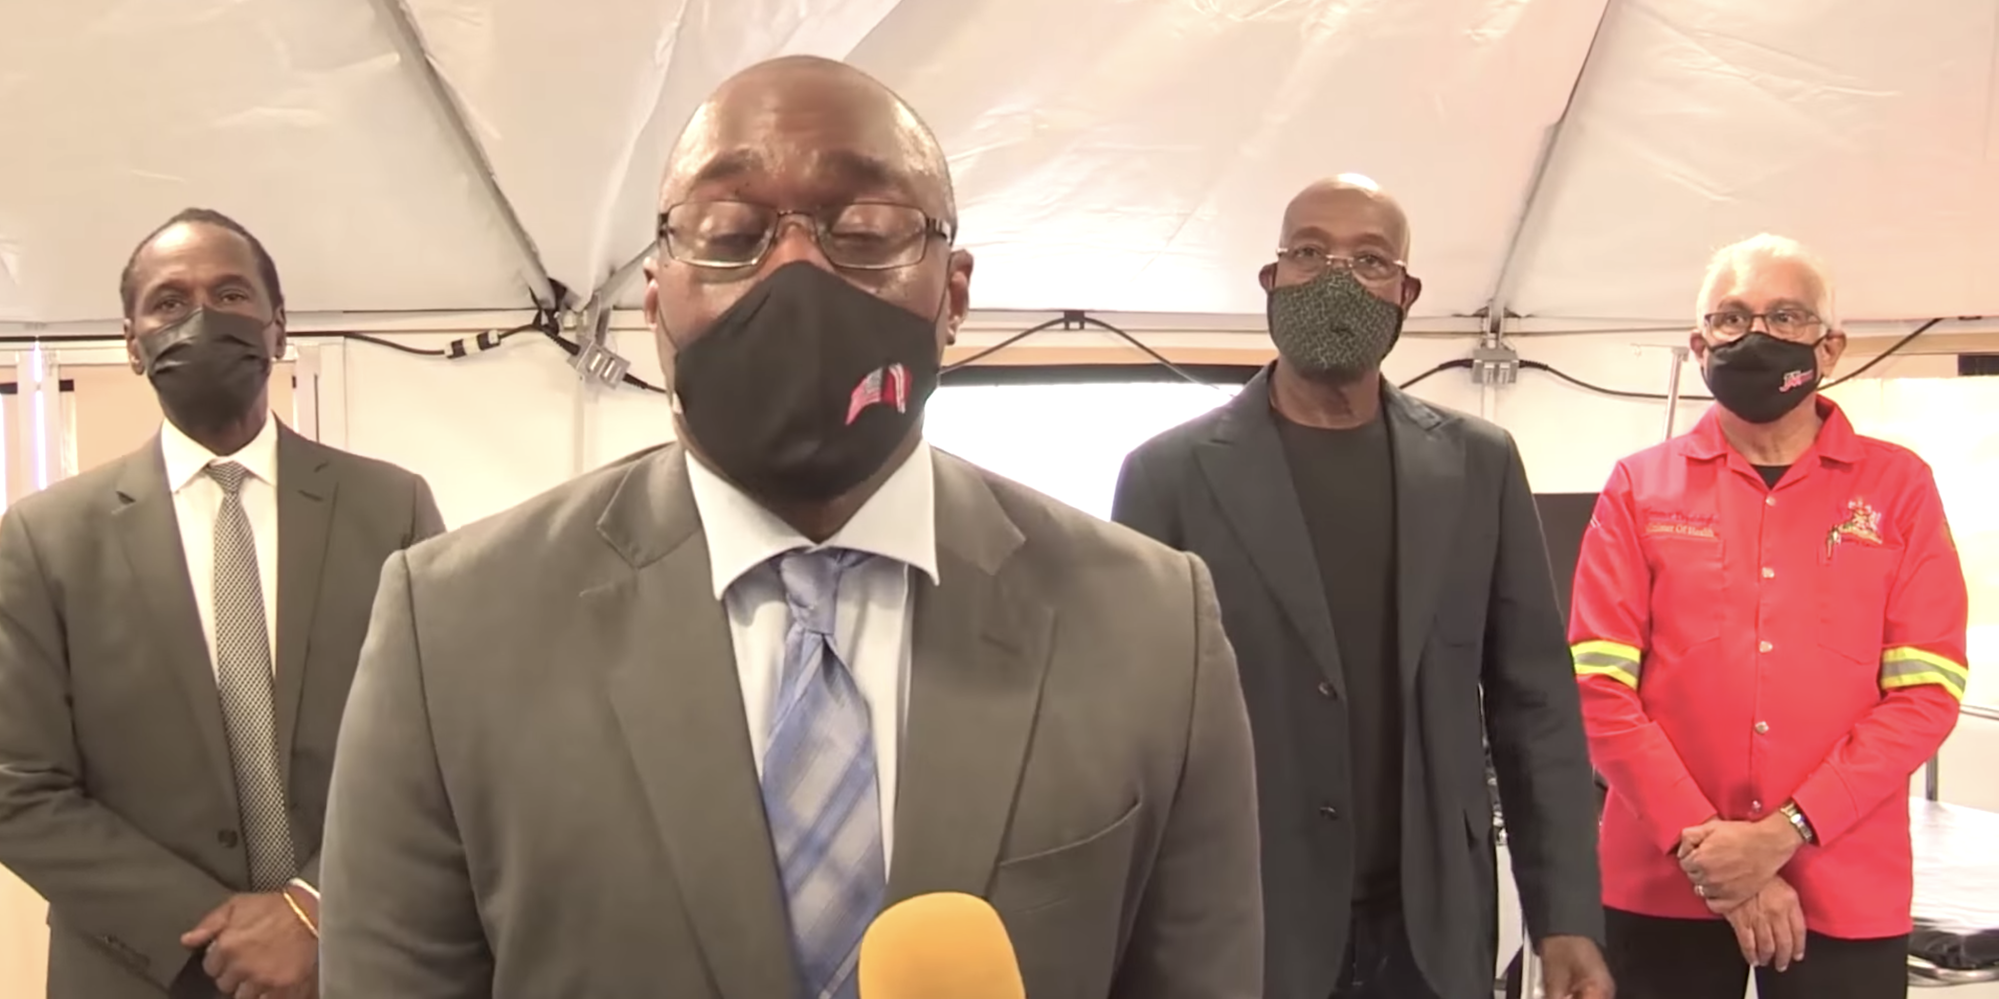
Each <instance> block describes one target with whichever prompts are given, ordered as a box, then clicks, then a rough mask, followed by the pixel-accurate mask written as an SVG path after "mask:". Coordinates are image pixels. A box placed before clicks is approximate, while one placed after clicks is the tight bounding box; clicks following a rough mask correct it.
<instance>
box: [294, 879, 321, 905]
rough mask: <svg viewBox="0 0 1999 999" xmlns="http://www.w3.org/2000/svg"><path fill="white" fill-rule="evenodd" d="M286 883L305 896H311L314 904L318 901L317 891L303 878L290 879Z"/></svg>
mask: <svg viewBox="0 0 1999 999" xmlns="http://www.w3.org/2000/svg"><path fill="white" fill-rule="evenodd" d="M287 883H288V884H289V885H290V886H291V887H293V888H297V889H298V890H300V891H302V892H305V893H306V894H307V895H311V896H312V900H313V901H315V902H317V901H319V889H317V888H314V887H313V886H312V885H310V884H308V883H307V882H306V880H305V879H304V878H293V879H291V881H289V882H287Z"/></svg>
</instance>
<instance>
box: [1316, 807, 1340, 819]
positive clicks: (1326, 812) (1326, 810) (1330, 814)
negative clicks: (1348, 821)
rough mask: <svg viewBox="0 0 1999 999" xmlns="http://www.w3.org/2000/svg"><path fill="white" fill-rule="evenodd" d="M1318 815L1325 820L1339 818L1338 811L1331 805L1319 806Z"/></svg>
mask: <svg viewBox="0 0 1999 999" xmlns="http://www.w3.org/2000/svg"><path fill="white" fill-rule="evenodd" d="M1319 814H1320V815H1322V816H1324V817H1325V818H1329V819H1337V818H1339V817H1340V810H1339V809H1337V808H1334V807H1333V806H1331V805H1320V806H1319Z"/></svg>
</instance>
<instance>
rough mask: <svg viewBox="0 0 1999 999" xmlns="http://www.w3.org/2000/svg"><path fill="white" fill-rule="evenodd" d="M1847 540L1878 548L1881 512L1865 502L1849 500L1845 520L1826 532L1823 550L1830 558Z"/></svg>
mask: <svg viewBox="0 0 1999 999" xmlns="http://www.w3.org/2000/svg"><path fill="white" fill-rule="evenodd" d="M1847 540H1853V541H1858V542H1860V543H1861V544H1866V545H1875V546H1879V545H1880V544H1881V512H1880V511H1879V510H1876V509H1874V507H1872V506H1871V505H1869V504H1868V502H1867V501H1866V500H1863V499H1856V500H1850V501H1848V502H1847V504H1846V519H1845V520H1843V521H1840V522H1839V523H1837V524H1834V525H1833V527H1832V530H1830V531H1827V532H1826V536H1825V550H1826V554H1827V556H1828V557H1829V556H1831V554H1832V552H1833V550H1834V549H1836V548H1838V547H1839V545H1840V543H1841V542H1843V541H1847Z"/></svg>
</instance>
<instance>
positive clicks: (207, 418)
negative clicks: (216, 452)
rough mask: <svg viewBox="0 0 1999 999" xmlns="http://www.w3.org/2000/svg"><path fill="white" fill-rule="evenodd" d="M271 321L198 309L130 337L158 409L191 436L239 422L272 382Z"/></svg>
mask: <svg viewBox="0 0 1999 999" xmlns="http://www.w3.org/2000/svg"><path fill="white" fill-rule="evenodd" d="M270 324H271V323H270V320H267V319H259V318H257V317H255V316H245V315H239V314H237V313H233V312H215V311H212V310H209V309H196V310H194V311H193V312H191V313H189V314H188V315H187V316H186V317H184V318H182V319H180V320H179V321H177V322H175V323H173V324H172V325H169V326H165V327H162V328H160V329H158V330H155V331H153V332H151V333H147V334H144V335H141V336H137V337H134V338H133V339H132V346H133V350H134V352H135V353H137V354H138V357H139V365H140V370H141V371H142V372H143V373H144V374H145V376H146V379H147V380H148V381H150V382H152V383H153V391H154V393H155V394H157V395H158V396H159V400H160V409H161V410H162V411H164V412H165V413H166V416H167V419H168V420H171V421H172V422H173V425H174V426H176V427H179V428H180V429H181V430H182V431H183V432H185V433H187V434H189V435H191V436H199V435H203V434H206V433H210V432H213V431H217V430H221V429H223V428H226V427H228V426H230V425H232V424H234V423H235V422H237V421H238V420H241V419H243V417H244V416H245V415H247V414H248V413H249V412H250V408H251V407H252V406H254V405H256V404H257V400H258V398H259V397H260V395H261V394H262V393H263V391H264V389H265V387H266V386H268V385H269V384H270V380H271V365H272V364H273V362H274V358H272V356H271V346H270V344H269V343H268V342H267V341H266V340H265V339H264V330H265V329H266V328H267V327H269V326H270Z"/></svg>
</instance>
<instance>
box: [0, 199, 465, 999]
mask: <svg viewBox="0 0 1999 999" xmlns="http://www.w3.org/2000/svg"><path fill="white" fill-rule="evenodd" d="M121 291H122V294H123V297H124V305H125V340H126V345H127V348H128V350H129V352H130V354H131V358H132V367H133V370H134V371H136V372H138V373H140V374H143V375H145V376H146V377H147V378H149V379H150V380H151V382H152V384H153V387H154V389H155V391H156V393H157V395H158V397H159V401H160V406H161V408H162V409H163V410H164V411H165V413H166V422H165V424H164V425H163V426H162V427H161V428H160V433H159V435H158V436H157V437H156V438H154V439H153V440H152V441H150V442H148V443H147V444H146V446H145V447H143V448H140V449H139V450H138V451H135V452H133V453H132V454H129V455H127V456H125V457H124V458H121V459H119V460H117V461H114V462H111V463H109V464H107V465H104V466H102V467H100V468H97V469H93V470H92V471H89V472H86V473H84V474H82V475H79V476H76V477H75V478H71V479H66V480H64V481H62V482H59V483H57V484H55V485H53V486H51V487H49V488H48V489H46V490H43V491H42V492H39V493H36V494H33V495H30V496H29V497H27V498H26V499H23V500H22V501H20V502H19V503H17V504H16V505H15V506H14V507H13V508H11V509H9V510H8V511H7V512H6V515H5V516H4V517H3V518H0V864H4V865H5V866H7V867H8V868H10V869H11V870H13V871H14V873H15V874H16V875H18V876H19V877H20V878H21V880H22V881H25V882H26V883H27V884H28V886H29V887H31V888H33V889H35V890H36V891H37V892H39V893H40V894H41V895H42V897H44V898H46V899H47V900H48V902H49V968H48V995H49V997H50V999H157V997H161V996H170V997H173V999H213V997H217V996H229V997H235V999H242V997H250V996H269V997H275V999H298V997H305V996H310V995H312V994H313V992H314V988H315V965H316V961H317V948H316V944H315V940H314V936H315V934H316V932H317V931H316V928H315V926H314V923H315V921H316V920H317V919H318V915H317V913H318V907H319V903H318V896H317V888H316V887H315V885H316V884H317V882H318V878H319V843H320V828H321V824H322V822H323V819H324V816H325V805H326V788H327V782H328V780H329V779H330V777H331V773H332V764H333V740H334V737H335V735H336V734H337V733H338V731H339V727H340V713H341V709H342V706H343V705H344V704H345V703H346V700H347V686H348V683H349V682H350V681H351V679H352V677H353V674H354V666H355V662H356V661H357V660H358V659H359V658H360V653H361V642H362V638H363V637H364V635H365V634H366V630H367V623H368V612H369V608H370V606H371V604H372V603H373V600H374V594H375V586H376V584H377V582H378V581H379V580H380V577H381V568H382V563H383V562H384V561H385V560H386V559H387V558H388V557H389V553H391V552H393V551H397V550H399V549H401V548H404V547H406V546H408V545H409V544H411V543H413V542H415V541H417V540H420V539H422V538H426V537H429V536H431V535H434V534H438V533H440V532H441V531H442V530H443V525H442V522H441V521H440V519H439V517H438V512H437V505H436V503H435V502H434V501H433V500H432V499H431V494H430V488H429V487H428V486H427V485H425V483H424V481H423V479H421V478H420V477H418V476H416V475H413V474H411V473H409V472H406V471H404V470H402V469H400V468H396V467H394V466H391V465H386V464H383V463H381V462H377V461H370V460H368V459H366V458H361V457H357V456H355V455H351V454H346V453H344V452H341V451H336V450H334V449H332V448H329V447H323V446H321V445H319V444H316V443H313V442H312V441H309V440H306V439H304V438H302V437H300V436H299V435H297V434H295V433H293V432H292V431H290V430H289V429H287V428H286V427H285V426H284V425H283V424H281V423H279V422H278V420H277V419H276V418H275V417H273V416H272V415H271V413H270V402H269V398H268V394H267V393H268V383H269V379H270V373H271V368H272V364H273V359H274V358H276V357H278V356H279V355H280V354H281V353H282V352H283V350H284V335H285V312H284V292H283V290H282V289H281V287H280V285H279V283H278V274H277V268H276V267H275V266H274V265H273V264H272V262H271V258H270V255H269V254H268V253H266V252H265V251H264V248H263V246H262V244H260V243H259V242H258V241H257V240H256V238H255V237H253V236H251V235H250V233H249V232H248V231H247V230H245V229H244V228H243V227H242V226H240V225H238V224H237V223H235V222H233V221H231V220H229V219H228V218H227V217H225V216H222V215H220V214H217V213H215V212H210V211H206V210H201V209H191V210H189V211H187V212H183V213H181V214H180V215H178V216H176V217H175V218H174V219H173V220H171V221H170V222H168V223H167V224H166V225H165V226H163V227H161V228H160V229H159V230H157V231H156V232H154V233H153V234H152V235H151V236H150V237H148V238H147V239H146V240H145V241H144V242H143V243H141V244H140V245H139V247H138V249H137V250H135V251H134V252H133V255H132V258H131V262H130V264H129V265H128V266H127V268H126V271H125V275H124V279H123V281H122V282H121Z"/></svg>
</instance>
